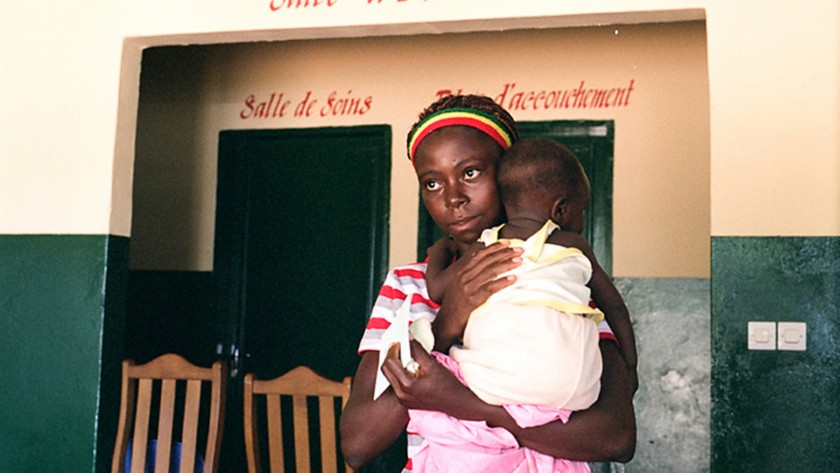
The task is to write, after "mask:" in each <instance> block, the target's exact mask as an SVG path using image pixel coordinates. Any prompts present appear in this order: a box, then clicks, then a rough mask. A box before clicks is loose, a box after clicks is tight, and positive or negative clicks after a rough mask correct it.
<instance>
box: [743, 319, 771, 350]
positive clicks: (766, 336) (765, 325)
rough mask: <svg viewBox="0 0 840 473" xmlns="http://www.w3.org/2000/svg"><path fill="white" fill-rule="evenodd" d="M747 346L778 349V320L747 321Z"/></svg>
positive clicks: (759, 348) (750, 347) (756, 348)
mask: <svg viewBox="0 0 840 473" xmlns="http://www.w3.org/2000/svg"><path fill="white" fill-rule="evenodd" d="M747 348H749V349H750V350H775V349H776V322H747Z"/></svg>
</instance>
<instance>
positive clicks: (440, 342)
mask: <svg viewBox="0 0 840 473" xmlns="http://www.w3.org/2000/svg"><path fill="white" fill-rule="evenodd" d="M522 251H523V250H522V248H518V247H516V248H511V247H510V245H509V244H508V243H507V242H499V243H494V244H492V245H490V246H486V247H485V246H484V245H482V244H480V243H479V244H475V245H473V246H471V247H470V248H469V249H468V250H467V251H466V252H465V253H464V254H462V255H461V258H459V259H458V261H456V262H455V263H454V264H453V266H452V268H451V269H453V270H454V271H455V281H454V283H452V284H449V286H448V288H447V289H446V293H445V295H444V297H443V303H442V304H441V307H440V310H439V311H438V315H437V317H436V318H435V321H434V323H433V324H432V328H433V331H434V334H435V350H437V351H440V352H442V353H447V352H448V351H449V347H450V346H452V344H453V343H454V342H455V341H456V340H458V339H460V338H461V337H462V336H463V335H464V329H465V328H466V326H467V320H468V319H469V317H470V314H471V313H472V311H473V310H474V309H476V308H477V307H478V306H480V305H481V304H484V302H485V301H487V298H488V297H490V295H492V294H494V293H496V292H497V291H499V290H500V289H502V288H504V287H507V286H509V285H511V284H512V283H513V282H514V281H515V277H513V276H507V277H504V278H499V275H501V274H502V273H504V272H506V271H509V270H511V269H513V268H515V267H517V266H519V265H520V264H522V258H521V257H520V255H521V254H522Z"/></svg>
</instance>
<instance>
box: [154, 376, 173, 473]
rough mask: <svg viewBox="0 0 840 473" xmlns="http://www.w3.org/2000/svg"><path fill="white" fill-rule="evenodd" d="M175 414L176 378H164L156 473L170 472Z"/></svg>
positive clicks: (161, 391) (161, 390)
mask: <svg viewBox="0 0 840 473" xmlns="http://www.w3.org/2000/svg"><path fill="white" fill-rule="evenodd" d="M174 415H175V380H172V379H164V380H163V382H161V388H160V413H159V414H158V433H157V449H156V452H155V473H169V458H170V456H171V453H172V419H173V417H174Z"/></svg>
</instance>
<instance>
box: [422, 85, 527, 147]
mask: <svg viewBox="0 0 840 473" xmlns="http://www.w3.org/2000/svg"><path fill="white" fill-rule="evenodd" d="M450 109H473V110H477V111H479V112H482V113H485V114H487V115H490V116H492V117H493V118H495V119H496V120H498V121H499V122H500V123H501V124H502V125H504V126H505V127H507V130H506V131H508V132H509V134H510V139H511V141H512V142H514V143H515V142H516V141H517V140H518V139H519V128H518V127H517V126H516V121H514V119H513V117H511V116H510V113H508V111H507V110H505V109H504V108H503V107H502V106H501V105H499V104H497V103H496V102H495V101H493V99H491V98H490V97H486V96H484V95H445V96H443V97H441V98H440V99H438V100H437V101H435V102H434V103H432V104H431V105H429V106H428V107H426V109H425V110H423V111H422V112H421V113H420V116H419V117H418V118H417V121H416V122H414V124H413V125H411V129H410V130H409V131H408V135H407V136H406V147H408V148H410V146H411V138H412V136H413V135H414V132H415V131H416V130H417V127H418V126H420V125H421V124H422V123H423V121H424V120H425V119H426V118H427V117H428V116H429V115H431V114H433V113H436V112H440V111H441V110H450Z"/></svg>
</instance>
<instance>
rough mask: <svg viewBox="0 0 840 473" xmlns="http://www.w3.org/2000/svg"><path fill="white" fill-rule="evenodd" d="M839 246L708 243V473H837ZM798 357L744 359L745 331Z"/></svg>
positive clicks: (747, 353) (748, 355)
mask: <svg viewBox="0 0 840 473" xmlns="http://www.w3.org/2000/svg"><path fill="white" fill-rule="evenodd" d="M838 308H840V238H837V237H824V238H804V237H776V238H773V237H765V238H759V237H715V238H713V239H712V416H711V419H712V471H713V472H716V473H726V472H733V471H738V472H753V471H755V472H763V473H766V472H792V471H797V472H799V471H802V472H817V471H820V472H823V471H825V472H828V471H840V311H839V310H838ZM749 321H773V322H780V321H782V322H786V321H790V322H793V321H801V322H806V323H807V351H804V352H795V351H756V350H752V351H751V350H747V322H749Z"/></svg>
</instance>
